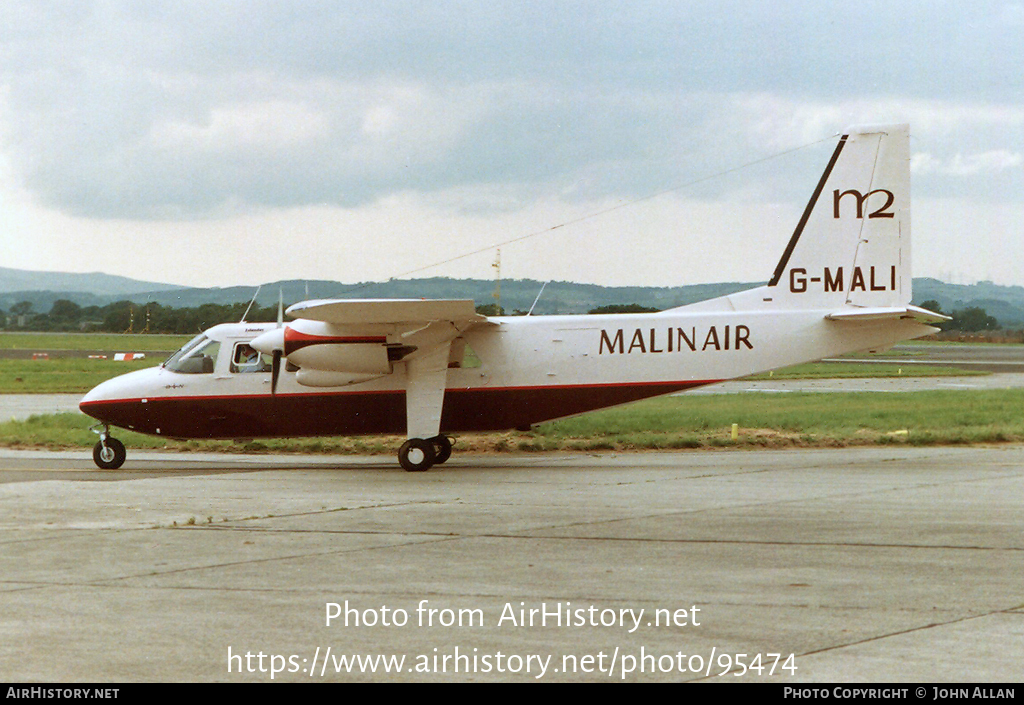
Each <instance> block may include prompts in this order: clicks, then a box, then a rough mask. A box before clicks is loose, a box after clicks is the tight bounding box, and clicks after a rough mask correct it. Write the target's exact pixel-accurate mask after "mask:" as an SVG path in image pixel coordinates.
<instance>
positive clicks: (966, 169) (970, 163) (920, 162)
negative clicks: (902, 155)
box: [910, 149, 1024, 176]
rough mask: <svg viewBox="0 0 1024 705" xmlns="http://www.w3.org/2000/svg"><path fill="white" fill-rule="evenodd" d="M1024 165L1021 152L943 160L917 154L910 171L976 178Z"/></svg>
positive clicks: (969, 155) (963, 156) (911, 162)
mask: <svg viewBox="0 0 1024 705" xmlns="http://www.w3.org/2000/svg"><path fill="white" fill-rule="evenodd" d="M1021 164H1024V157H1022V156H1021V154H1020V153H1019V152H1009V151H1007V150H1005V149H995V150H990V151H988V152H978V153H974V154H955V155H953V156H952V157H950V158H948V159H941V158H938V157H935V156H933V155H932V154H930V153H928V152H921V153H919V154H915V155H914V156H913V157H911V159H910V170H911V172H912V173H914V174H945V175H948V176H974V175H976V174H983V173H986V174H988V173H991V174H994V173H999V172H1001V171H1006V170H1007V169H1014V168H1016V167H1019V166H1020V165H1021Z"/></svg>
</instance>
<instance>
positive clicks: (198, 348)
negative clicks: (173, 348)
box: [164, 335, 220, 375]
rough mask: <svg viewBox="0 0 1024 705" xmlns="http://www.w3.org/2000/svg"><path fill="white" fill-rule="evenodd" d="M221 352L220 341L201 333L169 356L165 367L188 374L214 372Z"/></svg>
mask: <svg viewBox="0 0 1024 705" xmlns="http://www.w3.org/2000/svg"><path fill="white" fill-rule="evenodd" d="M219 352H220V343H218V342H217V341H216V340H210V339H209V338H207V337H206V336H205V335H201V336H198V337H197V338H195V339H194V340H192V341H191V342H189V343H188V345H186V346H185V347H183V348H182V349H181V350H179V351H178V352H176V353H174V354H173V355H171V356H170V357H169V358H167V362H165V363H164V367H165V368H166V369H168V370H171V371H172V372H178V373H180V374H186V375H199V374H212V373H213V370H214V367H216V365H217V354H218V353H219Z"/></svg>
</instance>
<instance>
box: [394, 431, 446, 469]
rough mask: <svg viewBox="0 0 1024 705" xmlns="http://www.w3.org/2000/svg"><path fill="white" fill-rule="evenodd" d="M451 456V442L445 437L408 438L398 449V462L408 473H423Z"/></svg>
mask: <svg viewBox="0 0 1024 705" xmlns="http://www.w3.org/2000/svg"><path fill="white" fill-rule="evenodd" d="M451 456H452V441H451V439H450V438H448V437H447V436H434V437H433V438H410V439H409V440H407V441H406V442H405V443H403V444H402V447H401V448H399V449H398V462H399V463H401V464H402V467H403V468H405V469H406V471H408V472H424V471H426V470H429V469H430V468H431V467H432V466H433V465H435V464H437V465H440V464H441V463H443V462H444V461H446V460H448V458H450V457H451Z"/></svg>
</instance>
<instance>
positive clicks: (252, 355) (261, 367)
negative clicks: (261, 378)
mask: <svg viewBox="0 0 1024 705" xmlns="http://www.w3.org/2000/svg"><path fill="white" fill-rule="evenodd" d="M270 368H271V364H270V361H269V360H268V359H267V356H266V355H264V354H263V353H261V352H259V351H258V350H256V349H255V348H253V347H252V346H251V345H249V344H248V343H235V351H234V353H232V355H231V371H232V372H270Z"/></svg>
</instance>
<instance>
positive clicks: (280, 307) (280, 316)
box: [277, 289, 284, 328]
mask: <svg viewBox="0 0 1024 705" xmlns="http://www.w3.org/2000/svg"><path fill="white" fill-rule="evenodd" d="M283 325H284V290H283V289H278V290H277V327H278V328H281V327H282V326H283Z"/></svg>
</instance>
